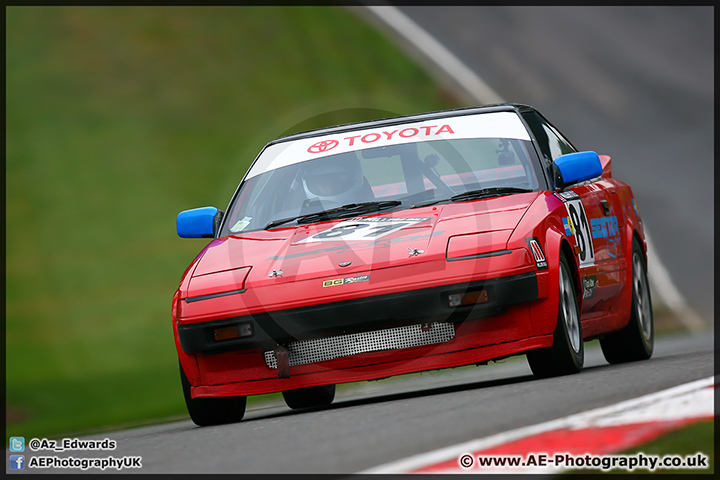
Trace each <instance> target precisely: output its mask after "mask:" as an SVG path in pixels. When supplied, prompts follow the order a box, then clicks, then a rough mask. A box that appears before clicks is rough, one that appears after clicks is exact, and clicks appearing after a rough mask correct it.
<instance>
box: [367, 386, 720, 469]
mask: <svg viewBox="0 0 720 480" xmlns="http://www.w3.org/2000/svg"><path fill="white" fill-rule="evenodd" d="M714 383H715V377H707V378H703V379H702V380H696V381H694V382H690V383H685V384H682V385H678V386H676V387H672V388H669V389H667V390H661V391H659V392H655V393H651V394H648V395H644V396H642V397H637V398H633V399H630V400H626V401H623V402H620V403H616V404H614V405H608V406H607V407H600V408H596V409H594V410H587V411H585V412H580V413H576V414H574V415H570V416H568V417H564V418H558V419H556V420H550V421H548V422H544V423H539V424H537V425H531V426H528V427H522V428H517V429H515V430H510V431H507V432H502V433H498V434H496V435H491V436H489V437H485V438H478V439H475V440H470V441H469V442H464V443H459V444H457V445H451V446H449V447H445V448H441V449H438V450H434V451H431V452H426V453H420V454H417V455H412V456H410V457H407V458H403V459H401V460H397V461H395V462H389V463H386V464H384V465H378V466H376V467H373V468H369V469H367V470H364V471H362V472H359V473H403V472H410V471H413V470H417V469H419V468H423V467H426V466H428V465H433V464H436V463H440V462H444V461H447V460H451V459H453V458H459V457H460V455H463V454H464V453H467V452H478V451H481V450H485V449H488V448H491V447H495V446H497V445H502V444H505V443H509V442H512V441H515V440H519V439H521V438H525V437H529V436H531V435H537V434H540V433H545V432H549V431H552V430H559V429H563V428H570V429H572V428H582V427H584V426H586V425H588V424H591V423H593V422H597V421H598V420H600V419H602V418H608V417H611V416H612V415H617V414H619V413H623V412H628V411H633V410H637V409H639V408H642V407H647V406H649V405H654V404H657V403H658V402H660V401H662V400H666V399H670V398H673V397H678V396H680V395H683V394H686V393H689V392H693V391H697V390H700V389H703V388H706V387H709V386H712V385H713V384H714Z"/></svg>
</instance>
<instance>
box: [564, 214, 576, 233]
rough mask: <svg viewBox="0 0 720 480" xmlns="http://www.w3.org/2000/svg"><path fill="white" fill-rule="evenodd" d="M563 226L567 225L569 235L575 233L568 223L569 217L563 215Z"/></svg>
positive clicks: (566, 229)
mask: <svg viewBox="0 0 720 480" xmlns="http://www.w3.org/2000/svg"><path fill="white" fill-rule="evenodd" d="M562 222H563V227H565V235H567V236H568V237H570V236H572V235H574V233H573V231H572V229H571V228H570V225H569V224H568V217H562Z"/></svg>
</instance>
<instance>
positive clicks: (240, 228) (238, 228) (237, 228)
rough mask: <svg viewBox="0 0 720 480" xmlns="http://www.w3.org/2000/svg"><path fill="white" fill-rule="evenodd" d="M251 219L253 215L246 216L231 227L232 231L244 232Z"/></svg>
mask: <svg viewBox="0 0 720 480" xmlns="http://www.w3.org/2000/svg"><path fill="white" fill-rule="evenodd" d="M251 220H252V217H244V218H243V219H242V220H238V221H237V223H236V224H235V225H233V226H232V228H230V231H231V232H232V233H237V232H242V231H243V230H245V227H247V226H248V225H250V221H251Z"/></svg>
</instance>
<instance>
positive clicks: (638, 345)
mask: <svg viewBox="0 0 720 480" xmlns="http://www.w3.org/2000/svg"><path fill="white" fill-rule="evenodd" d="M654 336H655V332H654V325H653V312H652V302H651V301H650V287H649V284H648V279H647V269H646V268H645V261H644V258H643V254H642V247H641V246H640V242H638V241H637V240H633V250H632V305H631V307H630V322H629V323H628V324H627V326H626V327H625V328H623V329H622V330H619V331H617V332H615V333H611V334H610V335H607V336H606V337H605V338H603V339H601V340H600V347H601V348H602V352H603V355H604V356H605V360H607V361H608V363H611V364H615V363H624V362H634V361H636V360H647V359H648V358H650V357H651V356H652V352H653V346H654V343H655V340H654Z"/></svg>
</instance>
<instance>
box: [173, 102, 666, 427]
mask: <svg viewBox="0 0 720 480" xmlns="http://www.w3.org/2000/svg"><path fill="white" fill-rule="evenodd" d="M177 233H178V235H179V236H180V237H185V238H203V237H207V238H212V239H213V240H211V241H210V242H209V243H208V245H207V246H206V247H205V248H204V249H203V250H202V251H201V252H200V254H199V255H198V256H197V258H195V260H194V261H193V262H192V264H191V265H190V266H189V267H188V269H187V270H186V271H185V273H184V275H183V277H182V280H181V282H180V286H179V288H178V290H177V292H176V293H175V296H174V299H173V309H172V317H173V330H174V334H175V343H176V346H177V351H178V356H179V359H180V371H181V380H182V387H183V391H184V394H185V400H186V403H187V407H188V411H189V413H190V417H191V418H192V420H193V421H194V422H195V423H196V424H198V425H213V424H220V423H228V422H236V421H239V420H241V419H242V417H243V415H244V413H245V405H246V398H247V396H248V395H256V394H263V393H270V392H282V394H283V397H284V398H285V401H286V403H287V404H288V406H289V407H291V408H303V407H311V406H319V405H327V404H329V403H331V402H332V401H333V398H334V396H335V385H336V384H338V383H343V382H356V381H360V380H372V379H379V378H385V377H389V376H392V375H399V374H404V373H411V372H421V371H426V370H433V369H440V368H446V367H456V366H461V365H469V364H484V363H487V362H488V361H490V360H496V359H499V358H502V357H508V356H511V355H517V354H525V355H527V359H528V362H529V364H530V367H531V369H532V371H533V373H534V374H535V375H536V376H538V377H549V376H555V375H564V374H570V373H575V372H578V371H580V369H581V368H582V366H583V358H584V350H583V341H587V340H590V339H595V338H599V339H600V344H601V346H602V351H603V353H604V355H605V358H606V359H607V360H608V362H610V363H620V362H627V361H633V360H640V359H647V358H649V357H650V356H651V355H652V350H653V316H652V308H651V304H650V292H649V288H648V280H647V273H646V272H647V255H646V244H645V240H644V233H643V224H642V221H641V219H640V216H639V214H638V211H637V207H636V205H635V201H634V198H633V193H632V190H631V189H630V187H629V186H628V185H626V184H625V183H623V182H621V181H618V180H616V179H614V178H612V175H611V170H610V157H608V156H599V155H598V154H597V153H595V152H592V151H577V149H576V148H575V147H574V146H573V145H572V144H571V143H570V142H569V141H568V140H567V139H566V138H565V137H564V136H563V135H562V134H561V133H560V132H559V131H558V130H557V129H556V128H555V127H554V126H553V125H552V124H550V123H549V122H548V121H547V120H546V119H545V118H544V117H543V116H542V115H541V114H540V113H538V112H537V111H536V110H535V109H534V108H532V107H529V106H526V105H519V104H502V105H491V106H485V107H476V108H465V109H458V110H450V111H444V112H434V113H427V114H420V115H411V116H404V117H397V118H389V119H383V120H375V121H370V122H363V123H356V124H350V125H342V126H337V127H332V128H324V129H321V130H315V131H311V132H305V133H298V134H295V135H291V136H287V137H283V138H279V139H276V140H274V141H272V142H270V143H269V144H267V145H266V146H265V148H263V150H262V151H261V152H260V154H259V155H258V157H257V158H256V159H255V162H254V163H253V164H252V166H251V167H250V169H249V170H248V171H247V173H246V174H245V177H244V178H243V179H242V181H241V182H240V185H239V186H238V188H237V190H236V191H235V194H234V195H233V198H232V200H231V202H230V204H229V206H228V208H227V210H226V211H225V212H223V211H219V210H218V209H217V208H214V207H203V208H197V209H193V210H186V211H183V212H181V213H180V214H179V215H178V217H177Z"/></svg>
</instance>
